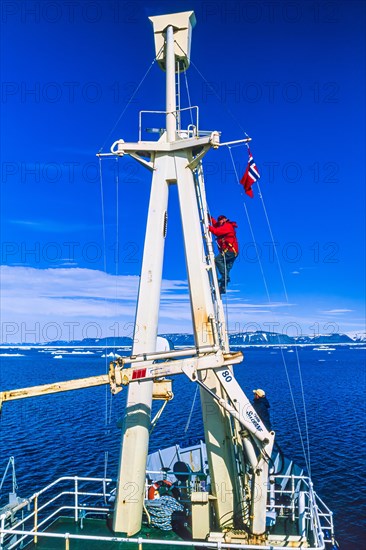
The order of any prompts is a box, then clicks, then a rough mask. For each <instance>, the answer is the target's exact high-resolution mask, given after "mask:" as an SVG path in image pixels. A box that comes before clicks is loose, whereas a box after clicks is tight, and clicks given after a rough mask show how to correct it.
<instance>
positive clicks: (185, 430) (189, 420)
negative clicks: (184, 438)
mask: <svg viewBox="0 0 366 550" xmlns="http://www.w3.org/2000/svg"><path fill="white" fill-rule="evenodd" d="M197 392H198V386H197V385H196V391H195V392H194V397H193V401H192V407H191V412H190V413H189V416H188V420H187V424H186V427H185V428H184V433H185V434H186V433H187V431H188V428H189V425H190V423H191V419H192V414H193V409H194V405H195V403H196V397H197Z"/></svg>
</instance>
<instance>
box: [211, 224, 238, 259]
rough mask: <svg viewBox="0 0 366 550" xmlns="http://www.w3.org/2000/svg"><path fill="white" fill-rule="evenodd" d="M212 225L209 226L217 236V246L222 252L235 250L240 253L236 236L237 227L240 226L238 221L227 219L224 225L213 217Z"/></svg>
mask: <svg viewBox="0 0 366 550" xmlns="http://www.w3.org/2000/svg"><path fill="white" fill-rule="evenodd" d="M211 222H212V225H210V226H209V230H210V231H211V233H213V234H214V235H215V236H216V241H217V246H218V247H219V250H220V252H235V254H239V245H238V240H237V238H236V232H235V228H236V227H238V226H237V224H236V222H231V221H229V220H227V221H226V222H225V223H223V224H222V225H219V223H218V222H217V221H216V220H215V218H211Z"/></svg>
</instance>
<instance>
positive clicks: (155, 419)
mask: <svg viewBox="0 0 366 550" xmlns="http://www.w3.org/2000/svg"><path fill="white" fill-rule="evenodd" d="M167 403H168V400H167V399H166V400H165V401H164V403H163V405H162V407H160V409H159V410H158V412H157V413H156V415H155V416H154V418H153V420H152V421H151V424H150V432H149V434H150V435H151V434H152V432H153V431H154V428H155V426H156V424H157V423H158V420H159V418H160V417H161V415H162V414H163V410H164V409H165V407H166V405H167Z"/></svg>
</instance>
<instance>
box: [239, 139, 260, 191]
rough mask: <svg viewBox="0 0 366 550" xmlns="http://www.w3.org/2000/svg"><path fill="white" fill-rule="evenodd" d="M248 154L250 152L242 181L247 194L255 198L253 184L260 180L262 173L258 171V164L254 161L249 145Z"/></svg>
mask: <svg viewBox="0 0 366 550" xmlns="http://www.w3.org/2000/svg"><path fill="white" fill-rule="evenodd" d="M248 154H249V160H248V166H247V169H246V170H245V172H244V175H243V177H242V178H241V180H240V183H241V184H242V186H243V187H244V190H245V192H246V194H247V195H249V197H251V198H253V197H254V193H253V189H252V185H253V183H255V182H256V181H257V180H259V178H260V174H259V172H258V168H257V165H256V163H255V162H254V159H253V155H252V153H251V152H250V149H249V147H248Z"/></svg>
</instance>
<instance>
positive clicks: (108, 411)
mask: <svg viewBox="0 0 366 550" xmlns="http://www.w3.org/2000/svg"><path fill="white" fill-rule="evenodd" d="M99 183H100V201H101V219H102V242H103V272H104V274H105V276H107V251H106V223H105V202H104V185H103V170H102V159H101V157H99ZM104 302H105V303H107V296H105V295H104ZM107 351H108V340H107V338H106V341H105V347H104V356H105V370H106V373H108V353H107ZM108 398H109V399H108ZM108 401H109V403H108ZM104 411H105V413H104V434H105V435H107V433H108V431H109V428H108V426H109V425H110V423H111V420H110V419H111V416H112V396H110V393H109V389H108V386H107V385H106V386H105V408H104ZM108 456H109V453H108V451H105V452H104V477H106V472H107V466H108ZM104 489H105V488H104Z"/></svg>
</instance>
